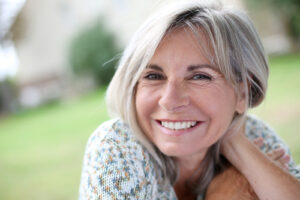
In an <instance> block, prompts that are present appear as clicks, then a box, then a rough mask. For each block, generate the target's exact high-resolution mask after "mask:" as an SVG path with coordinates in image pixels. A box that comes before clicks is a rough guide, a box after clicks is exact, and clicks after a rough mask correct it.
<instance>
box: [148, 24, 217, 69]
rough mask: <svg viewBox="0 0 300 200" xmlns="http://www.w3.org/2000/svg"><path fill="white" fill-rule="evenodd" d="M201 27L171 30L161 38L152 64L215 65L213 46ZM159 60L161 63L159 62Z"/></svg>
mask: <svg viewBox="0 0 300 200" xmlns="http://www.w3.org/2000/svg"><path fill="white" fill-rule="evenodd" d="M210 46H211V45H209V42H208V39H207V37H206V35H205V34H204V33H203V31H202V30H201V29H197V30H195V31H192V30H191V29H189V28H180V29H174V30H171V31H169V32H168V33H167V34H166V35H165V36H164V38H163V39H162V40H161V42H160V44H159V45H158V48H157V49H156V50H155V53H154V55H153V57H152V59H151V60H150V64H160V63H163V64H169V63H170V62H172V63H173V64H174V63H176V64H179V65H197V64H209V65H213V64H212V63H213V62H212V61H213V59H212V53H211V52H212V48H211V47H210ZM158 62H159V63H158Z"/></svg>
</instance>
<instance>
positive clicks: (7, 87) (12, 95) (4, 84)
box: [0, 78, 18, 114]
mask: <svg viewBox="0 0 300 200" xmlns="http://www.w3.org/2000/svg"><path fill="white" fill-rule="evenodd" d="M16 96H17V88H16V84H15V82H14V80H12V79H10V78H7V79H5V80H2V81H0V114H2V113H9V112H14V111H16V110H17V107H18V106H17V102H16V101H17V100H16Z"/></svg>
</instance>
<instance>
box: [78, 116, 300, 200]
mask: <svg viewBox="0 0 300 200" xmlns="http://www.w3.org/2000/svg"><path fill="white" fill-rule="evenodd" d="M246 136H247V137H248V138H249V139H250V140H253V139H255V138H257V137H263V138H264V145H263V146H262V147H261V151H263V152H264V153H267V152H269V151H270V150H273V149H276V148H278V147H279V146H281V147H283V148H285V149H286V152H288V154H290V152H289V150H288V148H287V146H286V145H285V144H284V143H283V142H282V140H281V139H280V138H279V137H278V136H277V135H276V133H275V132H274V131H273V130H272V129H271V128H270V127H268V126H267V125H266V124H265V123H264V122H262V121H261V120H259V119H257V118H256V117H253V116H248V117H247V121H246ZM289 172H290V173H291V174H293V175H294V176H295V177H297V178H298V179H300V167H299V166H296V165H295V164H294V162H293V160H292V159H291V160H290V162H289ZM96 199H105V200H108V199H109V200H110V199H112V200H122V199H126V200H127V199H128V200H133V199H139V200H146V199H149V200H156V199H157V200H163V199H168V200H169V199H170V200H176V199H177V197H176V194H175V191H174V189H173V187H172V186H171V184H170V183H168V182H167V181H164V177H163V173H162V170H160V168H159V167H158V166H157V164H156V162H155V161H154V160H153V158H152V156H151V155H150V153H149V152H148V151H147V149H146V148H145V147H144V146H143V145H142V144H141V143H140V142H139V141H138V140H137V139H136V137H135V136H134V135H133V134H132V132H131V130H130V128H129V127H128V126H127V125H126V124H125V123H124V122H123V121H122V120H121V119H113V120H110V121H107V122H104V123H103V124H101V125H100V126H99V127H98V128H97V129H96V131H95V132H94V133H93V134H92V135H91V136H90V138H89V140H88V143H87V146H86V152H85V155H84V161H83V169H82V175H81V183H80V189H79V200H96ZM198 199H199V200H201V199H202V198H201V195H199V197H198Z"/></svg>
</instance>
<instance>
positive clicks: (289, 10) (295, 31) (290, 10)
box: [247, 0, 300, 41]
mask: <svg viewBox="0 0 300 200" xmlns="http://www.w3.org/2000/svg"><path fill="white" fill-rule="evenodd" d="M247 2H248V3H249V4H251V5H256V6H259V5H261V4H262V3H265V4H267V5H269V6H271V7H273V8H274V9H276V10H277V11H278V12H279V13H281V14H283V15H284V16H285V17H286V20H287V21H286V23H287V26H288V29H289V33H290V35H291V37H292V38H293V39H294V40H295V41H299V40H300V1H299V0H247Z"/></svg>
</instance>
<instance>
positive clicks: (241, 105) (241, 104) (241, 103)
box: [235, 95, 247, 114]
mask: <svg viewBox="0 0 300 200" xmlns="http://www.w3.org/2000/svg"><path fill="white" fill-rule="evenodd" d="M243 96H244V95H243ZM246 108H247V105H246V101H245V97H240V98H239V99H238V102H237V105H236V109H235V110H236V112H237V113H238V114H243V113H244V112H245V111H246Z"/></svg>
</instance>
